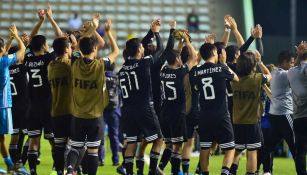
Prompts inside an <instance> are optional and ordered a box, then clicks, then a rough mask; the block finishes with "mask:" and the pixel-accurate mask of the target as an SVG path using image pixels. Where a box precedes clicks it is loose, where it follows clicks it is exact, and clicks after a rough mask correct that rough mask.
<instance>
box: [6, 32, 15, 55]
mask: <svg viewBox="0 0 307 175" xmlns="http://www.w3.org/2000/svg"><path fill="white" fill-rule="evenodd" d="M13 39H14V37H13V36H12V35H10V38H9V39H8V40H7V42H6V43H5V46H4V53H5V54H7V53H8V52H9V50H10V48H11V46H12V42H13Z"/></svg>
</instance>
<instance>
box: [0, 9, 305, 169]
mask: <svg viewBox="0 0 307 175" xmlns="http://www.w3.org/2000/svg"><path fill="white" fill-rule="evenodd" d="M38 17H39V21H38V22H37V24H36V25H35V26H34V28H33V31H32V33H31V34H30V35H29V36H28V35H26V34H23V35H22V36H21V37H19V36H18V32H17V29H16V26H14V25H13V26H11V27H10V29H9V30H10V36H9V40H8V41H7V43H4V41H3V39H1V40H0V57H1V59H0V61H1V66H0V71H1V76H0V83H1V92H2V93H1V103H0V105H1V106H0V107H1V112H0V113H1V118H0V124H1V125H0V126H1V128H0V144H1V145H0V146H1V147H0V148H1V154H2V156H3V158H4V161H5V163H6V165H7V168H8V171H9V172H11V173H13V172H16V173H19V174H28V173H27V171H26V169H25V167H24V166H23V165H24V164H25V163H26V161H28V164H29V170H30V174H31V175H36V174H37V172H36V167H37V165H38V164H39V163H40V160H39V155H40V138H41V135H42V131H43V132H44V137H45V139H47V140H49V143H50V146H51V155H52V158H53V161H54V165H53V167H54V169H55V171H56V172H57V174H58V175H62V174H67V175H72V174H76V173H78V174H82V173H84V174H89V175H95V174H96V173H97V168H98V147H99V146H100V143H101V139H102V137H103V115H104V109H106V108H109V105H110V104H112V103H113V102H111V98H112V97H114V94H117V95H116V96H117V97H120V100H119V101H122V106H121V114H122V117H121V121H120V125H121V131H122V133H123V134H124V138H125V141H124V145H125V146H124V148H123V149H122V152H123V159H124V161H123V163H122V165H121V166H120V167H119V168H121V169H120V170H122V171H118V172H119V173H120V174H127V175H133V167H134V157H136V167H137V174H138V175H141V174H143V173H144V172H143V171H144V153H145V148H146V146H147V144H148V143H152V148H151V151H150V165H149V172H148V174H149V175H156V174H164V172H163V169H164V168H165V166H166V164H167V163H168V162H169V161H170V163H171V167H172V168H171V174H173V175H177V174H178V173H179V172H180V169H181V168H180V167H181V166H182V171H183V173H184V174H185V175H188V174H189V162H190V156H191V152H192V147H193V137H194V135H195V133H198V135H199V144H200V147H201V152H200V157H199V165H198V169H197V173H198V174H202V175H208V174H209V157H210V156H211V155H212V154H213V153H214V151H215V150H216V149H217V147H219V148H220V149H221V150H222V151H223V153H224V159H223V162H222V163H221V172H220V174H221V175H235V174H236V173H237V169H238V165H239V160H240V156H241V155H242V152H243V151H244V150H247V165H246V174H247V175H254V174H258V172H259V167H260V164H263V172H264V174H266V175H268V174H271V173H272V172H273V156H272V152H273V151H274V148H275V146H276V144H277V143H278V142H279V141H280V140H281V139H285V140H286V141H287V143H288V145H289V148H290V151H291V153H292V156H293V159H294V162H295V166H296V171H297V174H298V175H306V174H307V173H306V153H307V133H306V130H305V125H306V124H305V120H306V118H307V67H306V66H307V43H306V42H301V43H300V44H299V45H298V46H297V47H296V51H297V52H296V60H295V59H294V55H292V54H291V53H290V52H286V51H284V52H282V53H281V54H280V55H279V56H278V60H277V62H278V67H277V68H273V69H272V70H269V69H268V68H267V67H266V66H265V65H264V64H263V62H262V57H263V46H262V41H261V38H262V27H261V26H260V25H256V26H255V27H254V28H253V29H252V30H251V36H250V37H249V38H248V40H247V41H246V42H245V41H244V40H243V38H242V36H241V34H240V32H239V31H238V29H237V24H236V21H235V20H234V18H232V17H231V16H229V15H226V16H225V17H224V23H225V33H224V35H223V37H222V39H221V40H222V41H221V42H216V41H215V35H214V34H210V35H208V36H207V37H206V38H205V41H204V43H203V44H202V45H201V47H200V48H199V50H198V51H196V50H195V48H194V47H193V45H192V43H191V42H192V41H191V38H190V36H189V34H188V31H186V30H176V21H171V22H170V23H169V26H170V35H169V38H168V41H167V46H166V48H165V49H164V47H163V41H162V39H161V37H160V35H159V32H160V27H161V21H160V20H159V19H156V20H153V21H152V22H151V25H150V30H149V31H148V33H147V35H146V36H145V37H144V38H143V39H142V40H141V39H139V38H132V39H129V40H128V41H127V42H126V47H125V48H124V50H123V58H124V64H123V65H122V67H121V69H120V70H119V72H118V77H116V78H115V79H117V78H118V84H116V83H115V89H116V87H117V86H118V87H119V88H118V89H119V90H120V91H119V93H116V90H115V91H113V90H114V89H110V86H108V85H109V84H108V83H109V80H110V79H112V78H110V77H109V76H108V72H110V71H111V72H113V71H114V64H115V61H116V59H117V57H118V55H119V48H118V46H117V43H116V41H115V37H114V36H113V34H112V22H111V20H109V19H108V20H106V22H105V27H104V30H105V33H106V36H107V39H108V42H109V43H110V46H111V52H110V53H109V54H108V55H107V56H105V57H101V56H100V55H99V50H101V49H102V48H103V47H104V45H105V41H104V39H103V38H102V37H101V36H100V35H99V34H98V33H97V31H96V30H97V28H98V26H99V20H100V15H99V14H95V15H94V16H93V19H92V20H91V21H87V22H86V23H84V25H83V27H82V29H80V30H79V31H73V32H69V33H64V32H63V31H62V30H61V29H60V27H59V26H58V25H57V23H56V22H55V20H54V19H53V14H52V9H51V6H50V4H49V5H48V8H47V9H45V10H39V11H38ZM46 19H47V20H48V21H49V22H50V23H51V26H52V28H53V30H54V32H55V36H56V39H54V41H53V44H52V48H53V51H52V52H50V51H49V47H48V43H47V39H46V37H45V36H43V35H38V32H39V29H40V27H41V25H42V24H43V23H44V21H45V20H46ZM231 33H233V34H234V36H235V38H236V40H237V46H227V44H228V40H229V37H230V34H231ZM14 39H15V40H16V41H17V46H11V45H12V41H13V40H14ZM253 40H256V44H257V50H256V51H255V52H252V51H248V48H249V46H250V44H251V43H252V42H253ZM153 41H155V42H156V43H155V44H154V42H153ZM177 41H178V45H177V46H175V43H176V44H177ZM294 62H295V64H296V65H295V67H294ZM292 67H293V68H292ZM270 71H271V72H272V73H271V72H270ZM112 80H113V79H112ZM115 82H116V81H115ZM113 85H114V84H113ZM264 103H266V105H264ZM264 108H265V110H264ZM12 120H13V121H12ZM264 121H267V122H268V123H269V125H270V127H269V128H270V129H267V128H266V127H264V124H263V122H264ZM12 124H13V125H12ZM4 134H12V135H11V141H10V146H9V152H8V149H7V147H6V144H5V137H4ZM25 134H27V135H28V141H27V142H26V144H25V145H23V140H24V135H25ZM163 142H164V143H165V145H166V146H165V149H164V150H163V153H162V156H161V160H160V162H159V157H160V152H161V150H162V145H163ZM137 143H140V144H137ZM22 147H23V150H22ZM137 147H138V149H137ZM64 170H65V171H64Z"/></svg>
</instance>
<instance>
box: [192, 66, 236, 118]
mask: <svg viewBox="0 0 307 175" xmlns="http://www.w3.org/2000/svg"><path fill="white" fill-rule="evenodd" d="M192 75H193V78H192V80H191V81H192V84H193V86H194V88H195V89H196V90H197V91H199V93H200V99H199V102H200V107H201V111H203V112H206V113H208V114H213V115H219V114H220V115H224V114H228V104H227V95H226V91H227V90H226V80H232V79H233V78H234V75H233V74H232V73H231V72H230V71H229V69H228V67H227V66H225V65H223V64H213V63H210V62H208V63H205V64H203V65H201V66H198V67H196V68H195V69H193V72H192Z"/></svg>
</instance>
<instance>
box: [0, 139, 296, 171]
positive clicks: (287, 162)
mask: <svg viewBox="0 0 307 175" xmlns="http://www.w3.org/2000/svg"><path fill="white" fill-rule="evenodd" d="M8 139H9V138H7V141H8ZM105 143H106V145H105V149H106V160H105V166H103V167H99V168H98V173H97V175H116V174H117V173H116V167H114V166H112V161H111V150H110V148H109V146H110V145H109V142H108V139H106V142H105ZM148 150H149V149H148ZM147 152H149V151H147ZM197 162H198V158H197V157H194V158H192V159H191V165H190V171H191V173H194V171H195V168H196V166H197ZM52 163H53V161H52V157H51V153H50V146H49V144H48V142H47V141H46V140H44V139H42V143H41V164H40V165H39V166H38V175H49V174H50V172H51V168H52ZM221 163H222V156H213V157H211V158H210V175H219V174H220V168H221ZM245 164H246V158H245V157H242V158H241V161H240V166H239V171H238V175H244V174H245ZM0 167H1V168H5V166H4V163H3V160H2V159H1V160H0ZM26 167H27V168H28V165H26ZM134 170H135V169H134ZM145 172H148V165H145ZM165 173H166V174H167V175H169V174H171V173H170V164H168V166H167V167H166V169H165ZM145 174H147V173H145ZM274 174H276V175H295V174H296V173H295V166H294V162H293V160H292V159H290V158H275V159H274Z"/></svg>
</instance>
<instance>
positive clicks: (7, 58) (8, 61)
mask: <svg viewBox="0 0 307 175" xmlns="http://www.w3.org/2000/svg"><path fill="white" fill-rule="evenodd" d="M1 59H2V60H1V61H2V62H3V63H4V65H5V66H7V67H8V66H10V65H12V64H15V63H17V56H16V53H13V54H9V55H4V56H3V57H2V58H1Z"/></svg>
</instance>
